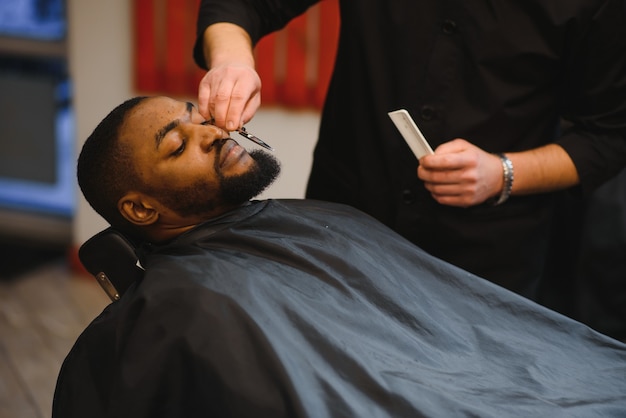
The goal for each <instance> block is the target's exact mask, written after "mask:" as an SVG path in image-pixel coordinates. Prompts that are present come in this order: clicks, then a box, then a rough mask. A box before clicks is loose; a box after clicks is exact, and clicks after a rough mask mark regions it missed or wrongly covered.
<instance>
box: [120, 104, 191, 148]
mask: <svg viewBox="0 0 626 418" xmlns="http://www.w3.org/2000/svg"><path fill="white" fill-rule="evenodd" d="M186 113H187V104H186V102H181V101H178V100H174V99H171V98H169V97H150V98H148V99H145V100H144V101H142V102H141V103H139V104H138V105H137V106H136V107H135V108H134V109H132V110H131V111H130V112H129V114H128V116H127V117H126V120H125V122H124V124H123V126H122V129H121V132H120V133H121V135H120V137H121V140H122V141H123V142H127V143H130V144H136V145H139V144H147V143H149V144H152V145H154V138H155V135H156V134H157V132H158V131H159V130H160V129H162V128H163V127H164V126H165V125H167V124H168V123H170V122H172V121H174V120H176V119H179V118H181V117H183V116H184V115H185V114H186Z"/></svg>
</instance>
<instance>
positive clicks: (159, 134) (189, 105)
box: [154, 102, 195, 150]
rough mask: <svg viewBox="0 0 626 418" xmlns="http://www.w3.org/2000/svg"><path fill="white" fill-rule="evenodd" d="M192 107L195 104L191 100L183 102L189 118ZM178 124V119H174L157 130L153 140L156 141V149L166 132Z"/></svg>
mask: <svg viewBox="0 0 626 418" xmlns="http://www.w3.org/2000/svg"><path fill="white" fill-rule="evenodd" d="M194 107H195V106H194V105H193V103H191V102H186V103H185V108H186V111H187V113H188V114H189V118H191V112H192V111H193V109H194ZM178 125H180V119H174V120H173V121H171V122H170V123H168V124H167V125H165V126H164V127H162V128H161V129H159V130H158V131H157V133H156V134H155V135H154V141H155V142H156V148H157V150H158V149H159V146H160V145H161V142H163V138H165V135H167V133H168V132H170V131H171V130H172V129H176V127H177V126H178Z"/></svg>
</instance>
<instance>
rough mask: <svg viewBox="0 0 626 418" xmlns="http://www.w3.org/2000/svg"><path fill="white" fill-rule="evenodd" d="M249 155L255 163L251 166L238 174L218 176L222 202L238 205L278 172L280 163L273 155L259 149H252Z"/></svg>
mask: <svg viewBox="0 0 626 418" xmlns="http://www.w3.org/2000/svg"><path fill="white" fill-rule="evenodd" d="M250 156H251V157H252V159H254V161H256V164H255V165H254V166H253V168H252V169H251V170H249V171H247V172H245V173H243V174H240V175H238V176H230V177H224V176H222V175H221V173H220V176H219V179H220V184H221V187H220V189H221V197H222V203H226V204H232V205H239V204H242V203H245V202H247V201H249V200H250V199H252V198H253V197H255V196H258V195H260V194H261V193H262V192H263V190H265V189H267V187H268V186H269V185H270V184H272V183H273V182H274V180H276V177H278V174H279V173H280V164H279V162H278V160H277V159H276V158H274V156H273V155H270V154H268V153H267V152H264V151H261V150H253V151H252V152H251V153H250Z"/></svg>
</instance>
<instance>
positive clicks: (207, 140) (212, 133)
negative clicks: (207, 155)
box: [198, 120, 229, 152]
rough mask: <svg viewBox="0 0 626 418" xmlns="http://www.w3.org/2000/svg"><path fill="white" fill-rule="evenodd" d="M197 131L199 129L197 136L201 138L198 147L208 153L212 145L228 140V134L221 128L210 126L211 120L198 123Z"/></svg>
mask: <svg viewBox="0 0 626 418" xmlns="http://www.w3.org/2000/svg"><path fill="white" fill-rule="evenodd" d="M198 129H201V132H199V136H200V138H201V144H200V146H201V147H202V149H204V150H205V151H206V152H209V151H210V150H211V148H212V147H213V145H216V144H218V143H219V142H220V140H222V139H224V138H228V137H229V136H228V134H227V133H226V132H225V131H224V130H223V129H221V128H218V127H217V126H215V125H212V124H211V120H206V121H204V122H202V123H200V126H199V127H198Z"/></svg>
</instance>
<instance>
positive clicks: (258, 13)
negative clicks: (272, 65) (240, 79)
mask: <svg viewBox="0 0 626 418" xmlns="http://www.w3.org/2000/svg"><path fill="white" fill-rule="evenodd" d="M317 1H319V0H265V1H263V0H228V1H224V0H202V1H201V3H200V10H199V11H198V20H197V31H196V36H197V37H196V42H195V45H194V49H193V57H194V60H195V62H196V64H198V66H200V67H201V68H204V69H207V66H206V62H205V60H204V54H203V52H202V36H203V34H204V31H205V30H206V28H207V27H208V26H209V25H212V24H213V23H218V22H229V23H234V24H236V25H238V26H241V27H242V28H244V29H245V30H246V31H247V32H248V34H250V38H251V39H252V42H253V44H255V45H256V43H257V42H258V41H259V39H261V38H262V37H263V36H265V35H267V34H269V33H271V32H274V31H276V30H279V29H281V28H283V27H284V26H285V25H287V23H289V21H290V20H291V19H293V18H294V17H296V16H299V15H300V14H302V13H304V12H305V11H306V9H307V8H309V7H310V6H311V5H313V4H314V3H317Z"/></svg>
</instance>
